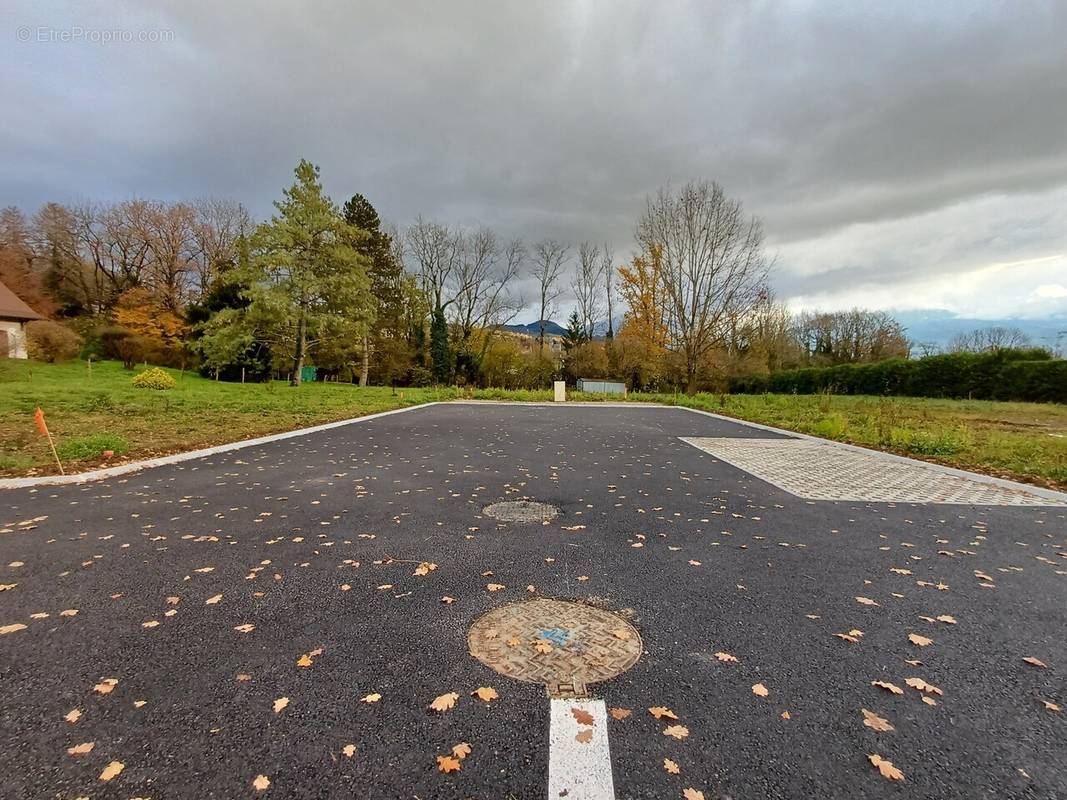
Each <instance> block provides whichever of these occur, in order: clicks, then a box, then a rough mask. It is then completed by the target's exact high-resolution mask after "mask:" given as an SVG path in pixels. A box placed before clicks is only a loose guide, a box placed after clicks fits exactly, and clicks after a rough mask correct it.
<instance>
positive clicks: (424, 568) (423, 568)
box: [412, 561, 437, 577]
mask: <svg viewBox="0 0 1067 800" xmlns="http://www.w3.org/2000/svg"><path fill="white" fill-rule="evenodd" d="M435 569H437V565H436V564H434V563H431V562H429V561H423V562H421V563H420V564H419V565H418V566H417V567H415V572H413V573H412V574H413V575H418V576H419V577H422V576H423V575H429V574H430V573H431V572H433V571H434V570H435Z"/></svg>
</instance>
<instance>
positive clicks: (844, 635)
mask: <svg viewBox="0 0 1067 800" xmlns="http://www.w3.org/2000/svg"><path fill="white" fill-rule="evenodd" d="M834 636H836V637H837V638H838V639H844V640H845V641H846V642H848V643H849V644H859V641H860V640H859V639H858V638H857V637H855V636H853V635H852V634H850V633H835V634H834Z"/></svg>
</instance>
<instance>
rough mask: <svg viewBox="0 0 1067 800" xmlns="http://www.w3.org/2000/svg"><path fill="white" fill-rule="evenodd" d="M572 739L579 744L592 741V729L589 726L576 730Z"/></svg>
mask: <svg viewBox="0 0 1067 800" xmlns="http://www.w3.org/2000/svg"><path fill="white" fill-rule="evenodd" d="M574 741H576V742H578V743H579V744H589V743H590V742H591V741H593V729H592V728H589V729H588V730H584V731H578V733H577V734H575V736H574Z"/></svg>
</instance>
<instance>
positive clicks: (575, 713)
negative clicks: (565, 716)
mask: <svg viewBox="0 0 1067 800" xmlns="http://www.w3.org/2000/svg"><path fill="white" fill-rule="evenodd" d="M571 716H572V717H574V719H575V721H576V722H577V723H578V724H579V725H592V724H593V715H592V714H590V713H589V712H588V711H586V710H585V709H584V708H576V707H575V706H571Z"/></svg>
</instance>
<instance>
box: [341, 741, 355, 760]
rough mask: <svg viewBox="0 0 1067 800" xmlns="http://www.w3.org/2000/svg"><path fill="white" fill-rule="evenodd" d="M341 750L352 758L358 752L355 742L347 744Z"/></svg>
mask: <svg viewBox="0 0 1067 800" xmlns="http://www.w3.org/2000/svg"><path fill="white" fill-rule="evenodd" d="M341 752H342V753H344V754H345V755H346V756H348V757H349V758H351V757H352V756H354V755H355V754H356V746H355V745H354V744H346V745H345V746H344V747H342V748H341Z"/></svg>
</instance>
